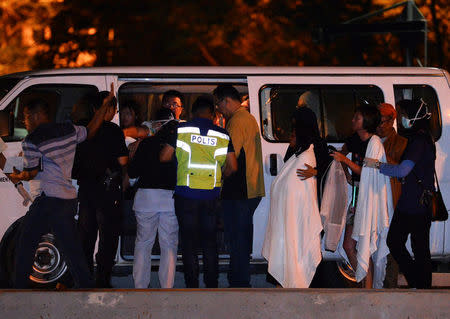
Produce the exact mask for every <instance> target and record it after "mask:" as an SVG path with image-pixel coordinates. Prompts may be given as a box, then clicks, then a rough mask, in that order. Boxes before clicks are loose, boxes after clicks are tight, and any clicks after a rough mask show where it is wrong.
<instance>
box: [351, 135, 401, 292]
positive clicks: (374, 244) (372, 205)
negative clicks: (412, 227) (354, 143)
mask: <svg viewBox="0 0 450 319" xmlns="http://www.w3.org/2000/svg"><path fill="white" fill-rule="evenodd" d="M366 158H374V159H377V160H379V161H381V162H386V155H385V152H384V147H383V143H382V142H381V140H380V138H379V137H378V136H376V135H374V136H372V137H371V139H370V141H369V145H368V146H367V151H366ZM392 213H393V204H392V193H391V183H390V180H389V177H388V176H386V175H383V174H381V173H380V171H379V170H378V169H374V168H369V167H363V168H362V172H361V180H360V183H359V194H358V203H357V205H356V213H355V221H354V225H353V233H352V238H353V239H354V240H356V241H357V242H358V243H357V244H356V250H357V259H358V267H357V269H356V280H357V281H358V282H359V281H361V280H362V279H363V278H364V277H365V276H366V274H367V270H368V268H369V258H370V256H372V260H373V263H374V278H373V287H374V288H382V287H383V280H384V276H385V274H386V256H387V255H388V254H389V249H388V247H387V245H386V237H387V233H388V228H389V216H392Z"/></svg>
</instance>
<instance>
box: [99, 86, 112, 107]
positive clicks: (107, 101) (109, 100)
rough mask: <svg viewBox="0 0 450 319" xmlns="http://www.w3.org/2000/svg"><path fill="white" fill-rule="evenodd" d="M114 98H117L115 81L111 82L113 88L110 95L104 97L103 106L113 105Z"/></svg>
mask: <svg viewBox="0 0 450 319" xmlns="http://www.w3.org/2000/svg"><path fill="white" fill-rule="evenodd" d="M114 98H115V96H114V83H113V82H111V90H110V91H109V94H108V96H107V97H105V98H104V99H103V103H102V106H111V105H112V102H113V100H114Z"/></svg>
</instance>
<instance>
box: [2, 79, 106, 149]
mask: <svg viewBox="0 0 450 319" xmlns="http://www.w3.org/2000/svg"><path fill="white" fill-rule="evenodd" d="M91 92H98V89H97V87H95V86H93V85H72V84H39V85H33V86H30V87H29V88H27V89H25V90H24V91H23V92H21V93H20V94H19V96H17V97H16V98H15V99H14V100H13V101H12V102H11V103H10V104H9V105H8V107H7V108H6V109H7V110H8V111H9V112H10V114H11V115H12V116H13V117H14V121H12V122H13V124H14V127H13V130H11V131H12V135H10V136H7V137H4V138H3V139H4V140H5V141H9V142H11V141H20V140H22V139H23V138H24V137H25V136H27V134H28V132H27V130H26V129H25V125H24V123H23V120H24V118H23V109H24V107H25V105H26V104H27V103H28V102H29V101H31V100H33V99H37V98H40V99H44V100H45V101H46V102H47V103H48V104H49V105H50V117H51V119H52V120H53V121H56V122H57V123H61V122H64V121H70V120H72V116H74V115H75V116H77V117H80V116H81V115H80V114H78V113H80V112H81V111H77V112H75V113H76V114H75V113H73V112H72V111H73V110H76V108H75V107H74V106H75V105H76V103H77V102H78V101H79V100H80V99H81V98H82V97H83V96H84V95H85V94H87V93H91Z"/></svg>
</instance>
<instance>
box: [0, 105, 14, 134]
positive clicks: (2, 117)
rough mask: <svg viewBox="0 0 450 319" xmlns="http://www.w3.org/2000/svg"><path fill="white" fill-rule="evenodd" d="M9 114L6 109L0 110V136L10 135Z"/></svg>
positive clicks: (11, 126)
mask: <svg viewBox="0 0 450 319" xmlns="http://www.w3.org/2000/svg"><path fill="white" fill-rule="evenodd" d="M13 128H14V127H13V125H11V116H10V112H9V111H8V110H1V111H0V136H11V135H12V131H13Z"/></svg>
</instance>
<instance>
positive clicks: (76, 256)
mask: <svg viewBox="0 0 450 319" xmlns="http://www.w3.org/2000/svg"><path fill="white" fill-rule="evenodd" d="M76 205H77V201H76V199H61V198H55V197H47V196H45V195H44V194H42V195H40V196H39V197H37V198H36V199H35V200H34V202H33V204H31V206H30V209H29V210H28V212H27V214H26V215H25V217H24V219H23V222H22V224H21V229H20V235H19V238H18V243H17V246H16V260H15V266H16V275H15V284H14V287H15V288H27V287H28V283H29V279H28V276H29V275H30V273H31V270H32V266H33V262H34V254H35V252H36V248H37V246H38V244H39V241H40V239H41V237H42V235H45V234H46V233H48V232H49V231H51V232H52V233H53V234H54V235H55V239H56V243H57V244H58V247H59V248H60V249H61V251H62V254H63V256H64V258H65V261H66V262H67V264H68V266H69V270H70V272H71V273H72V276H73V279H74V282H75V287H76V288H91V287H93V286H94V283H93V281H92V278H91V276H90V272H89V268H88V265H87V262H86V258H85V256H84V253H83V249H82V247H81V241H80V239H79V236H78V231H77V227H76V223H75V219H74V216H75V212H76V207H77V206H76Z"/></svg>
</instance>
